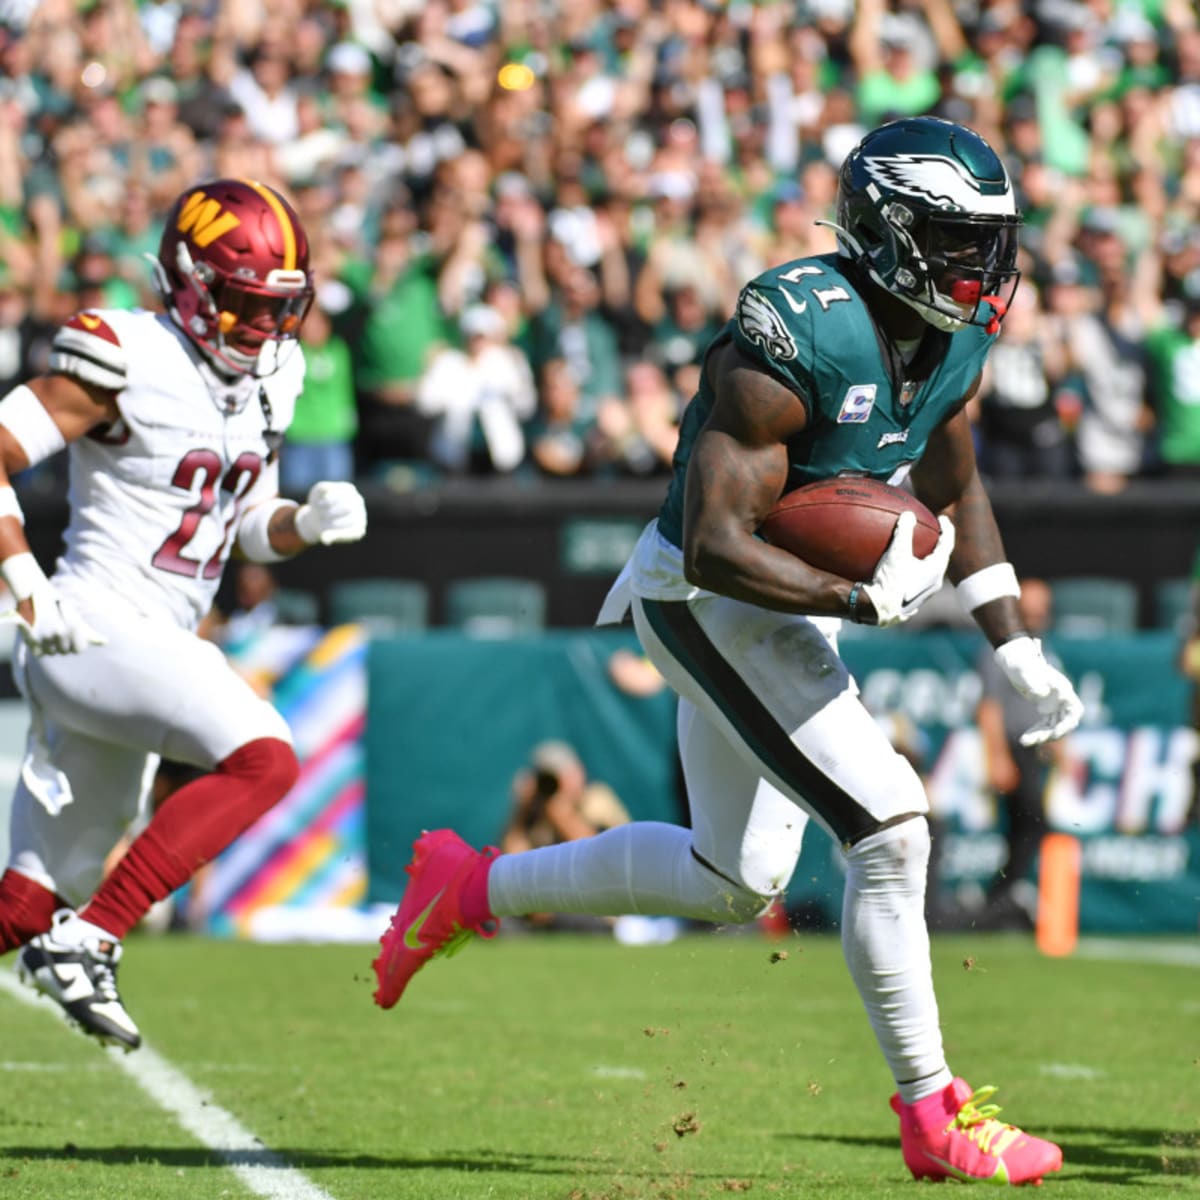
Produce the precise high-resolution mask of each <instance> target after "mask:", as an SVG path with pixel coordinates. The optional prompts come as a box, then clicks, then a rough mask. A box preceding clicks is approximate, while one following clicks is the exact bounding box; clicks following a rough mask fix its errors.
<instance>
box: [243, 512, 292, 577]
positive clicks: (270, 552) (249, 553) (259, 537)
mask: <svg viewBox="0 0 1200 1200" xmlns="http://www.w3.org/2000/svg"><path fill="white" fill-rule="evenodd" d="M295 507H296V504H295V502H294V501H292V500H284V499H282V498H277V499H275V500H265V501H264V502H263V503H262V504H256V505H255V506H254V507H253V508H252V509H249V510H248V511H247V512H246V513H245V515H244V516H243V517H242V519H241V521H239V522H238V531H237V547H238V549H239V550H240V551H241V552H242V553H243V554H244V555H245V556H246V557H247V558H248V559H249V560H250V561H251V562H256V563H277V562H283V560H284V559H285V558H291V555H290V554H280V553H279V551H278V550H276V549H275V547H274V546H272V545H271V518H272V517H273V516H274V515H275V514H276V513H277V512H278V511H279V510H280V509H281V508H295Z"/></svg>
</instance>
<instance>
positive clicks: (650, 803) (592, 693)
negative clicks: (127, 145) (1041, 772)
mask: <svg viewBox="0 0 1200 1200" xmlns="http://www.w3.org/2000/svg"><path fill="white" fill-rule="evenodd" d="M635 647H636V639H635V638H634V636H633V634H632V633H631V632H629V631H626V630H587V631H580V632H548V633H545V634H543V635H541V636H539V637H537V638H531V639H514V640H508V641H480V640H473V639H471V638H468V637H465V636H463V635H461V634H456V633H451V632H445V633H441V632H435V633H433V634H430V635H426V636H424V637H420V638H412V639H398V640H394V641H382V642H374V643H372V645H371V646H370V648H369V652H368V717H367V731H366V769H367V835H368V868H369V893H370V899H372V900H380V901H393V900H395V899H396V897H397V896H398V895H399V894H400V892H401V891H402V890H403V883H404V876H403V867H404V864H405V863H406V862H407V861H408V856H409V851H410V848H411V844H412V841H413V840H414V839H415V838H416V837H417V836H418V835H419V834H420V832H421V830H422V829H428V828H434V827H438V826H442V825H449V826H452V827H454V828H455V829H457V830H458V831H459V832H460V833H462V834H463V836H464V837H466V838H467V839H468V840H470V841H473V842H476V843H482V842H488V841H494V840H495V839H496V838H497V837H499V835H500V833H501V831H502V830H503V828H504V825H505V822H506V819H507V815H508V811H509V806H510V786H511V781H512V778H513V776H514V774H515V773H516V771H517V770H518V769H519V768H520V767H521V766H522V765H523V764H524V763H526V762H527V760H528V756H529V753H530V751H531V750H532V748H533V747H534V745H536V744H537V743H538V742H540V741H542V740H545V739H547V738H561V739H563V740H565V741H568V742H570V743H571V744H572V745H574V746H575V748H576V750H577V751H578V752H579V754H580V757H581V758H582V760H583V762H584V765H585V766H586V767H587V769H588V771H589V773H590V774H591V776H592V777H593V778H594V779H595V780H597V781H602V782H604V783H607V784H608V785H609V786H610V787H612V788H613V790H614V791H615V792H616V793H617V795H618V796H619V797H620V798H621V800H622V801H623V802H624V803H625V805H626V807H627V808H628V809H629V810H630V812H631V813H632V814H633V816H634V817H636V818H640V819H654V820H676V819H678V817H679V813H680V811H681V810H680V803H681V801H680V795H679V785H678V782H677V780H678V771H677V767H676V763H675V727H674V711H675V705H674V700H673V697H672V695H671V693H670V692H668V691H665V690H664V691H662V692H659V693H657V694H656V695H653V696H650V697H638V696H632V695H629V694H627V693H626V692H623V691H622V690H621V689H620V688H618V687H617V685H616V684H615V683H614V682H613V679H612V677H611V675H610V673H609V663H610V659H611V655H612V653H613V652H614V651H615V650H617V649H618V648H635ZM983 648H984V645H983V642H982V639H981V638H980V637H978V636H977V635H974V634H970V633H940V632H924V633H913V634H908V633H896V632H868V633H865V634H864V633H860V634H859V635H858V636H856V637H854V638H852V639H848V640H847V641H845V642H844V644H843V646H842V651H843V654H844V657H845V659H846V661H847V663H848V665H849V666H850V668H851V670H852V671H853V672H854V674H855V677H856V678H857V680H858V682H859V686H860V689H861V691H862V696H863V700H864V702H865V703H866V704H867V706H868V707H869V708H870V709H871V711H872V712H873V713H874V714H875V715H876V716H877V717H878V718H879V719H880V720H882V721H891V720H893V719H895V718H897V717H900V718H903V719H905V720H906V721H909V722H911V723H912V724H913V725H914V726H915V727H916V728H917V729H918V730H919V732H920V735H921V739H922V744H923V760H924V766H925V770H926V774H927V781H928V787H929V792H930V801H931V806H932V809H933V811H934V813H935V814H936V816H937V818H938V822H939V828H940V829H941V831H942V836H941V838H940V844H939V850H940V874H939V881H938V886H939V887H940V888H941V889H943V890H944V891H945V892H946V893H947V894H950V895H954V894H962V890H963V889H964V888H970V887H972V886H976V885H978V886H982V885H983V884H984V883H986V882H987V880H988V879H990V878H991V876H992V874H993V873H994V871H995V870H996V868H997V867H998V866H999V864H1000V863H1001V862H1002V861H1003V858H1004V852H1005V847H1004V838H1003V832H1002V826H1001V824H1000V822H1001V821H1002V814H1000V813H998V812H997V807H996V803H995V800H994V798H993V797H992V796H991V795H990V794H989V793H988V791H987V789H986V787H985V774H984V762H983V755H982V750H981V744H980V738H979V734H978V732H977V730H976V729H975V726H974V723H973V714H974V710H975V704H976V701H977V700H978V697H979V691H980V683H979V677H978V675H977V673H976V670H975V662H976V658H977V656H978V654H979V653H980V652H981V650H982V649H983ZM1055 649H1056V652H1057V653H1058V655H1059V657H1060V658H1061V660H1062V662H1063V664H1064V666H1065V668H1066V670H1067V672H1068V673H1069V674H1070V675H1071V677H1072V678H1073V679H1074V680H1075V681H1076V684H1077V686H1078V689H1079V692H1080V694H1081V696H1082V697H1083V699H1084V702H1085V704H1086V710H1087V711H1086V716H1085V718H1084V722H1083V724H1082V726H1081V727H1080V729H1079V730H1078V731H1077V732H1076V733H1075V734H1073V735H1072V736H1071V738H1070V739H1069V741H1068V743H1067V747H1066V755H1065V762H1064V766H1063V768H1062V769H1060V770H1059V771H1057V772H1056V774H1055V775H1054V776H1053V778H1052V780H1051V783H1050V786H1049V788H1048V790H1047V798H1046V803H1047V816H1048V820H1049V823H1050V825H1051V827H1052V828H1054V829H1057V830H1061V831H1063V832H1067V833H1071V834H1073V835H1075V836H1077V837H1079V838H1080V840H1081V842H1082V843H1083V868H1084V882H1083V896H1082V904H1081V926H1082V928H1083V930H1084V931H1085V932H1142V933H1150V932H1155V933H1159V932H1192V933H1194V932H1196V931H1197V929H1198V919H1200V830H1198V829H1197V827H1196V825H1195V824H1194V823H1193V824H1192V825H1190V826H1189V825H1188V813H1189V809H1190V805H1191V800H1192V776H1191V762H1192V759H1193V757H1194V755H1195V753H1196V749H1197V737H1196V733H1195V731H1194V730H1193V729H1192V728H1191V725H1190V723H1189V719H1188V716H1189V712H1190V707H1189V705H1190V701H1189V691H1188V684H1187V682H1186V681H1185V680H1184V679H1183V678H1182V677H1181V676H1180V675H1179V674H1178V673H1177V671H1176V669H1175V662H1174V658H1175V653H1176V649H1177V642H1176V640H1175V638H1174V637H1173V636H1172V635H1171V634H1167V633H1161V634H1159V633H1146V634H1138V635H1134V636H1130V637H1126V638H1112V639H1108V640H1106V641H1104V642H1098V641H1094V640H1090V639H1087V640H1082V639H1081V640H1068V639H1063V640H1060V641H1058V642H1056V643H1055ZM841 886H842V885H841V869H840V856H839V854H838V851H837V849H836V847H834V846H833V845H832V843H831V842H830V840H829V839H828V838H827V837H826V836H825V835H824V834H823V832H822V831H821V830H819V829H817V828H811V830H810V833H809V834H808V837H807V839H806V843H805V848H804V853H803V855H802V857H801V862H800V866H799V868H798V869H797V871H796V874H795V876H794V878H793V880H792V885H791V887H790V889H789V894H788V901H789V906H792V907H797V908H805V909H810V910H811V915H812V917H813V919H814V921H816V922H824V923H836V920H837V914H838V912H839V910H840V905H841Z"/></svg>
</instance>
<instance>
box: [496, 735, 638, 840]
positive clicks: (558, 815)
mask: <svg viewBox="0 0 1200 1200" xmlns="http://www.w3.org/2000/svg"><path fill="white" fill-rule="evenodd" d="M628 820H629V813H628V811H627V810H626V808H625V806H624V805H623V804H622V803H621V801H620V800H619V799H618V798H617V796H616V793H614V792H613V790H612V789H611V788H610V787H609V786H608V785H607V784H604V783H598V782H594V781H591V780H589V779H588V775H587V770H586V768H585V767H584V765H583V763H582V762H581V761H580V758H579V755H578V754H576V752H575V751H574V749H573V748H572V747H571V746H569V745H568V744H567V743H566V742H559V741H549V742H539V743H538V744H537V745H536V746H535V747H534V748H533V752H532V754H531V755H530V758H529V764H528V766H525V767H522V768H521V770H520V771H518V772H517V774H516V777H515V778H514V779H513V808H512V814H511V817H510V819H509V823H508V828H507V829H506V830H505V832H504V836H503V838H502V839H501V841H500V848H501V850H502V851H503V852H504V853H505V854H511V853H515V852H516V851H519V850H531V849H536V848H537V847H539V846H553V845H557V844H558V843H560V842H573V841H577V840H579V839H580V838H586V837H592V836H594V835H595V834H597V833H601V832H603V831H604V830H605V829H612V828H614V827H615V826H617V825H624V824H625V823H626V822H628Z"/></svg>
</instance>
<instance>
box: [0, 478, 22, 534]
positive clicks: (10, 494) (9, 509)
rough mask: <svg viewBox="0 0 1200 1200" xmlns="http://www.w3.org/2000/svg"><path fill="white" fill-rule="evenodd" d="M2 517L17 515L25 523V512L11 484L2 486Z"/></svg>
mask: <svg viewBox="0 0 1200 1200" xmlns="http://www.w3.org/2000/svg"><path fill="white" fill-rule="evenodd" d="M0 517H16V518H17V520H18V521H20V522H21V524H22V525H24V524H25V514H24V513H23V512H22V511H21V502H20V501H19V500H18V499H17V493H16V492H15V491H13V489H12V487H11V486H10V485H9V484H5V485H4V486H3V487H0Z"/></svg>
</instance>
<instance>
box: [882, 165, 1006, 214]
mask: <svg viewBox="0 0 1200 1200" xmlns="http://www.w3.org/2000/svg"><path fill="white" fill-rule="evenodd" d="M863 166H864V167H866V169H867V174H869V175H870V176H871V178H872V179H874V180H876V181H877V182H879V183H881V184H883V186H884V187H886V188H889V189H890V190H891V191H893V192H897V193H899V194H900V195H902V196H912V197H915V198H916V199H919V200H922V201H924V202H925V203H926V204H928V205H929V206H930V207H931V208H940V209H944V210H946V211H949V212H970V213H983V214H995V215H997V216H1007V215H1009V214H1012V213H1015V212H1016V204H1015V202H1014V200H1013V194H1012V188H1011V187H1010V186H1009V183H1008V178H1007V176H1006V177H1005V179H1004V181H1003V184H1002V185H999V186H997V185H996V184H992V185H991V186H990V188H989V190H987V191H985V190H983V189H982V188H981V187H980V182H979V180H977V179H975V178H974V177H973V176H972V175H971V173H970V172H969V171H967V170H966V169H965V168H964V167H962V166H960V165H959V164H958V163H956V162H954V161H953V160H952V159H949V158H943V157H942V156H941V155H940V154H880V155H864V156H863Z"/></svg>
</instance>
